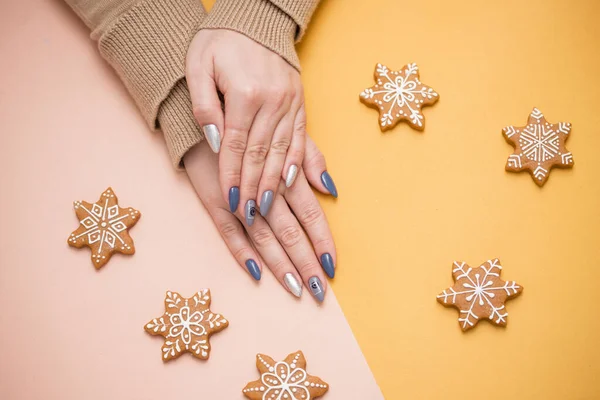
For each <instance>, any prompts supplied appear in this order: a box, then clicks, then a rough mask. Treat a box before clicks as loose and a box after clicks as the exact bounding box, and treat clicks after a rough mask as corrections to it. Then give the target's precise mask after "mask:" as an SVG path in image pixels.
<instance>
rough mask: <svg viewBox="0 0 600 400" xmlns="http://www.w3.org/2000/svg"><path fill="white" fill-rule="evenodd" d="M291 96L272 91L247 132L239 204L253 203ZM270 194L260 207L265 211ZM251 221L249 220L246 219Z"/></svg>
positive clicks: (249, 221) (279, 91) (269, 201)
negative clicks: (274, 136) (276, 130)
mask: <svg viewBox="0 0 600 400" xmlns="http://www.w3.org/2000/svg"><path fill="white" fill-rule="evenodd" d="M290 103H291V99H289V98H288V96H287V95H286V94H285V92H284V91H283V90H272V91H271V94H269V95H268V96H267V100H266V101H265V103H264V104H263V105H262V106H261V108H260V110H259V111H258V113H257V114H256V118H254V121H253V123H252V127H251V128H250V133H249V134H248V144H247V146H246V152H245V153H244V159H243V162H242V175H241V183H240V199H241V201H242V204H248V203H249V202H256V199H257V196H258V184H259V181H260V178H261V176H262V173H263V169H264V167H265V161H266V159H267V154H268V153H269V149H270V146H271V142H272V139H273V135H274V132H275V128H276V127H277V126H278V124H279V123H280V121H281V119H282V118H283V116H284V115H285V114H286V113H287V111H288V110H289V107H290ZM272 198H273V195H272V194H271V196H270V198H269V197H268V196H267V199H266V200H268V202H267V203H265V204H263V206H264V207H263V209H264V210H267V211H268V207H266V204H271V202H272ZM246 222H247V224H248V225H250V224H251V223H252V220H251V219H247V220H246Z"/></svg>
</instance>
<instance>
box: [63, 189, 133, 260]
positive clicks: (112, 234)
mask: <svg viewBox="0 0 600 400" xmlns="http://www.w3.org/2000/svg"><path fill="white" fill-rule="evenodd" d="M118 202H119V201H118V199H117V195H116V194H115V192H114V191H113V190H112V188H108V189H106V190H105V191H104V193H102V195H100V199H99V200H98V201H97V202H95V203H93V204H92V203H88V202H86V201H75V202H74V203H73V207H74V208H75V214H76V215H77V218H79V227H78V228H77V229H76V230H74V231H73V233H71V236H69V238H68V239H67V243H68V244H69V246H72V247H76V248H81V247H83V246H87V247H89V248H90V249H91V250H92V264H94V267H96V268H100V267H102V266H104V264H106V263H107V262H108V260H110V258H111V257H112V255H113V254H114V253H122V254H133V253H135V247H134V246H133V239H132V238H131V236H129V233H128V232H127V231H128V230H129V229H130V228H131V227H132V226H134V225H135V224H136V223H137V222H138V221H139V219H140V217H141V214H140V212H139V211H138V210H134V209H133V208H131V207H127V208H122V207H119V205H118Z"/></svg>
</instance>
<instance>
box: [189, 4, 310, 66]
mask: <svg viewBox="0 0 600 400" xmlns="http://www.w3.org/2000/svg"><path fill="white" fill-rule="evenodd" d="M200 28H201V29H229V30H233V31H236V32H239V33H241V34H243V35H245V36H247V37H249V38H250V39H252V40H254V41H255V42H257V43H259V44H261V45H263V46H264V47H266V48H268V49H269V50H271V51H273V52H275V53H277V54H279V55H280V56H281V57H282V58H283V59H284V60H286V61H287V62H288V63H289V64H291V65H292V66H293V67H294V68H296V69H297V70H300V62H299V60H298V55H297V54H296V49H295V47H294V41H295V38H296V34H297V32H298V25H297V24H296V22H295V21H294V20H293V19H292V18H291V17H290V16H289V15H288V14H286V13H285V12H284V11H282V10H281V9H280V8H279V7H277V6H276V5H274V4H273V3H272V2H271V1H269V0H243V1H240V0H218V1H217V2H216V3H215V5H214V6H213V8H212V9H211V10H210V13H209V14H208V16H207V17H206V18H205V19H204V21H203V22H202V24H201V26H200Z"/></svg>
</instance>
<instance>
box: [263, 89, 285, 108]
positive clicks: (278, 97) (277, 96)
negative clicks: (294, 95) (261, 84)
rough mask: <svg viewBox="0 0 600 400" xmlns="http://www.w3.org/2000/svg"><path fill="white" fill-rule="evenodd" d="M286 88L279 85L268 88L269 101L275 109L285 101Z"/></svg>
mask: <svg viewBox="0 0 600 400" xmlns="http://www.w3.org/2000/svg"><path fill="white" fill-rule="evenodd" d="M287 97H288V90H287V89H286V88H284V87H281V86H275V87H272V88H270V89H269V90H268V100H269V103H271V104H273V105H274V106H275V108H276V109H279V108H281V107H283V105H284V104H285V102H286V101H287Z"/></svg>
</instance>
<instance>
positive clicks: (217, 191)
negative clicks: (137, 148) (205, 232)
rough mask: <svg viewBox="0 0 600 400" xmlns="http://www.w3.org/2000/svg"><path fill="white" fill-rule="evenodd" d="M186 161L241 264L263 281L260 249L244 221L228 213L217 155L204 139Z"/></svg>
mask: <svg viewBox="0 0 600 400" xmlns="http://www.w3.org/2000/svg"><path fill="white" fill-rule="evenodd" d="M184 163H185V168H186V171H187V174H188V176H189V178H190V181H191V182H192V184H193V185H194V188H195V189H196V192H197V193H198V196H199V197H200V200H201V201H202V203H203V204H204V206H205V207H206V209H207V210H208V212H209V214H210V216H211V217H212V219H213V221H214V223H215V225H216V226H217V228H218V230H219V232H220V234H221V236H222V237H223V239H224V240H225V243H226V244H227V247H228V248H229V250H230V251H231V253H232V254H233V256H234V257H235V259H236V261H237V262H238V264H240V266H242V267H243V268H244V269H246V270H247V271H248V272H249V273H250V275H251V276H252V277H253V278H254V279H256V280H259V279H260V277H261V270H262V268H261V262H260V258H259V257H258V254H257V252H256V250H254V248H253V247H252V245H251V244H250V241H249V240H248V237H247V236H246V234H245V232H244V229H243V226H242V224H241V222H240V221H239V220H238V219H237V218H236V217H235V216H234V215H233V214H231V213H229V212H227V209H226V204H225V202H224V201H223V198H222V197H221V188H220V187H219V181H218V180H217V179H215V177H216V176H217V174H218V172H219V171H218V168H217V155H216V154H214V153H212V152H211V150H210V149H209V146H208V145H207V144H206V143H205V142H202V143H200V144H198V145H196V146H194V147H192V148H191V149H190V150H189V151H188V152H187V153H186V155H185V156H184Z"/></svg>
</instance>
